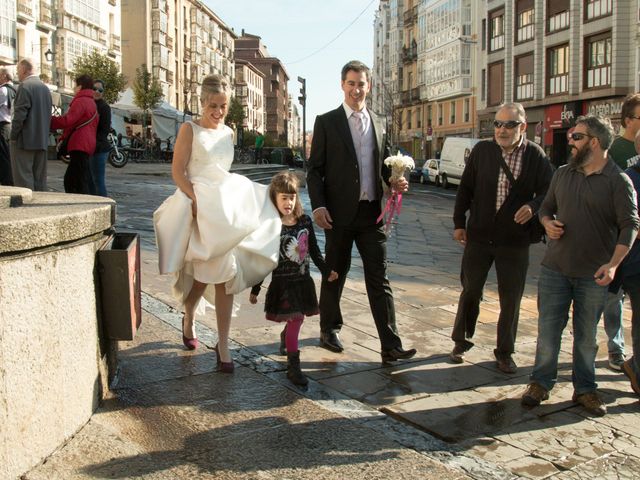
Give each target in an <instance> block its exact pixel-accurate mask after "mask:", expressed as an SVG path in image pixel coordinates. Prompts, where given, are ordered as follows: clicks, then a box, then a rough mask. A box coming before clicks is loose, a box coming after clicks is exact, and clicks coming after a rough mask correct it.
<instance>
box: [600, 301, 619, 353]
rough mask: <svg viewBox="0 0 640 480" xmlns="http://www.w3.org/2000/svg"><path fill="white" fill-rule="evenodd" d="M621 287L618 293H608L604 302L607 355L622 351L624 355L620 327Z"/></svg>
mask: <svg viewBox="0 0 640 480" xmlns="http://www.w3.org/2000/svg"><path fill="white" fill-rule="evenodd" d="M623 298H624V294H623V291H622V289H620V290H619V291H618V293H608V294H607V300H606V302H605V304H604V331H605V332H607V338H608V339H609V340H608V342H607V349H608V350H609V355H611V354H613V353H622V354H623V355H624V331H623V329H622V300H623Z"/></svg>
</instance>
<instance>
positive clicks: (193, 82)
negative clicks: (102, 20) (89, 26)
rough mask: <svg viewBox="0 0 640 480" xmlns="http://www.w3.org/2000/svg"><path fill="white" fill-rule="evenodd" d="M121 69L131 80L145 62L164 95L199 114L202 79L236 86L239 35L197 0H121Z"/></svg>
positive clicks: (169, 100)
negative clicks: (220, 78)
mask: <svg viewBox="0 0 640 480" xmlns="http://www.w3.org/2000/svg"><path fill="white" fill-rule="evenodd" d="M121 1H122V32H123V34H122V35H123V36H122V50H123V63H122V70H123V73H124V74H125V75H126V76H127V78H128V79H129V82H130V83H132V82H133V80H134V79H135V75H136V69H137V68H138V67H140V66H141V65H143V64H145V65H147V69H148V70H149V71H150V72H151V73H152V75H153V76H154V78H156V79H158V80H159V82H160V85H161V87H162V91H163V94H164V99H165V100H166V101H167V102H168V103H169V104H171V105H172V106H173V107H175V108H177V109H178V110H183V111H186V110H188V111H190V112H191V113H193V114H195V115H197V114H199V112H200V110H201V106H200V84H201V82H202V79H203V78H204V77H205V76H206V75H209V74H214V73H215V74H220V75H222V76H224V77H225V78H226V79H227V80H228V82H229V85H231V86H232V89H233V85H234V79H235V73H234V70H235V66H234V54H233V51H234V42H235V39H236V35H235V34H234V33H233V30H232V29H231V28H230V27H228V26H227V25H226V24H225V23H224V22H223V21H222V20H221V19H220V18H219V17H218V16H217V15H216V14H215V13H214V12H213V11H212V10H211V9H210V8H209V7H207V6H206V5H205V4H204V3H203V2H201V1H199V0H174V1H170V0H121Z"/></svg>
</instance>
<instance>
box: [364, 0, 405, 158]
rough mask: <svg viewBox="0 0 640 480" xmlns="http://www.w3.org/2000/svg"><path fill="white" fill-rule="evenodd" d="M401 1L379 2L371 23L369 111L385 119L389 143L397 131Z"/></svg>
mask: <svg viewBox="0 0 640 480" xmlns="http://www.w3.org/2000/svg"><path fill="white" fill-rule="evenodd" d="M404 1H405V0H381V1H380V5H379V7H378V10H377V11H376V17H375V20H374V57H373V66H372V69H371V76H372V82H371V94H370V96H369V98H370V99H371V108H373V110H374V111H375V112H376V113H378V114H379V115H382V116H384V117H385V118H386V123H387V131H388V135H389V137H390V139H391V142H392V143H393V144H394V146H395V145H397V141H398V135H399V131H400V113H401V112H400V111H399V110H398V108H397V107H398V106H399V104H400V96H401V89H402V88H401V87H402V85H401V76H402V71H403V70H402V67H403V64H402V45H403V42H404V40H403V23H404Z"/></svg>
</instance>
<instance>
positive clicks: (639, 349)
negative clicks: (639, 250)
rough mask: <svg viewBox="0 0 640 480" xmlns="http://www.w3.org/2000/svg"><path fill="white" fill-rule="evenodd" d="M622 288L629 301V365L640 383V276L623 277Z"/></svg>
mask: <svg viewBox="0 0 640 480" xmlns="http://www.w3.org/2000/svg"><path fill="white" fill-rule="evenodd" d="M622 288H623V289H624V291H625V292H627V295H628V296H629V300H630V301H631V312H632V313H631V343H632V345H633V357H631V358H630V359H629V364H630V365H631V368H632V369H633V372H634V373H635V374H636V379H637V380H638V382H639V383H640V274H638V275H633V276H630V277H625V278H624V279H623V280H622Z"/></svg>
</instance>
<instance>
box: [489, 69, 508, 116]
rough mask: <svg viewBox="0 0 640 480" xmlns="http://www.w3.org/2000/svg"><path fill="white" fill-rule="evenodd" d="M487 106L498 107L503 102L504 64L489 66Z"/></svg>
mask: <svg viewBox="0 0 640 480" xmlns="http://www.w3.org/2000/svg"><path fill="white" fill-rule="evenodd" d="M488 76H489V78H488V82H487V83H488V88H487V106H494V105H500V104H501V103H502V102H503V101H504V62H496V63H492V64H491V65H489V72H488Z"/></svg>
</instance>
